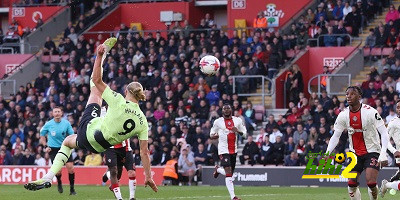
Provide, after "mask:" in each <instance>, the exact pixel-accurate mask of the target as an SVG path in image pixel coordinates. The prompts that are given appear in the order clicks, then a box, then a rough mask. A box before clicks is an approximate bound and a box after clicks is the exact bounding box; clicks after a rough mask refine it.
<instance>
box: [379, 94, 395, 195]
mask: <svg viewBox="0 0 400 200" xmlns="http://www.w3.org/2000/svg"><path fill="white" fill-rule="evenodd" d="M396 113H397V116H396V117H395V118H394V119H392V120H391V121H390V122H389V124H388V132H389V138H390V137H391V138H393V141H394V144H395V145H396V148H394V147H393V146H392V144H391V143H390V141H389V142H388V149H389V151H390V152H392V154H393V155H394V158H395V162H396V165H397V166H398V167H399V168H400V118H399V114H400V100H399V101H397V103H396ZM399 180H400V169H399V170H397V172H396V174H394V175H393V176H392V177H391V178H390V180H389V181H387V180H386V179H384V180H383V181H382V185H381V188H380V193H381V196H382V197H384V196H385V194H386V192H387V190H388V189H394V190H400V181H399Z"/></svg>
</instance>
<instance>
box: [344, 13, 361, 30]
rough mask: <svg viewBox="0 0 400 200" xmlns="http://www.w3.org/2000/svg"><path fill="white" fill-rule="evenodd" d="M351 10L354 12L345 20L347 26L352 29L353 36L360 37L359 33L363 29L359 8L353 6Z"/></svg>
mask: <svg viewBox="0 0 400 200" xmlns="http://www.w3.org/2000/svg"><path fill="white" fill-rule="evenodd" d="M351 8H352V9H351V10H352V11H351V12H350V13H349V14H347V15H346V17H345V19H344V21H345V26H350V27H351V29H352V31H351V36H353V37H358V32H359V29H360V27H361V15H360V14H359V12H358V11H357V7H356V6H355V5H353V6H351Z"/></svg>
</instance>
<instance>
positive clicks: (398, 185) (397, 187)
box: [386, 181, 400, 190]
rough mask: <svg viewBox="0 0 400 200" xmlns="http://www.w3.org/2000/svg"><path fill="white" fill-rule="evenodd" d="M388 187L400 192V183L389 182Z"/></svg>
mask: <svg viewBox="0 0 400 200" xmlns="http://www.w3.org/2000/svg"><path fill="white" fill-rule="evenodd" d="M386 187H388V188H391V189H394V190H400V181H393V182H388V183H386Z"/></svg>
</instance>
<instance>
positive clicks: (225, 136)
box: [210, 104, 247, 200]
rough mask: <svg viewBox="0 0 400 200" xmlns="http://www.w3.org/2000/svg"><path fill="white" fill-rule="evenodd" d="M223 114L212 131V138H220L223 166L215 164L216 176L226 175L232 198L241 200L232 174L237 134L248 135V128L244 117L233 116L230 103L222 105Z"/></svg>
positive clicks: (234, 164) (219, 148) (227, 186)
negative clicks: (236, 191)
mask: <svg viewBox="0 0 400 200" xmlns="http://www.w3.org/2000/svg"><path fill="white" fill-rule="evenodd" d="M222 116H223V117H220V118H218V119H216V120H215V121H214V125H213V127H212V128H211V131H210V137H211V139H218V140H219V141H218V155H219V156H220V159H221V165H222V167H223V168H222V167H219V166H215V171H214V178H217V177H218V175H219V174H222V175H224V176H225V184H226V188H228V191H229V195H230V196H231V199H232V200H240V199H239V198H238V197H236V195H235V191H234V187H233V178H232V174H233V172H234V170H235V166H236V156H237V134H239V135H241V136H242V137H246V134H247V130H246V126H245V125H244V124H243V121H242V119H240V118H238V117H235V116H232V108H231V106H230V105H229V104H225V105H224V106H223V107H222Z"/></svg>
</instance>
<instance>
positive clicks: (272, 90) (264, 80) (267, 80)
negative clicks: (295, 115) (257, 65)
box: [232, 75, 275, 108]
mask: <svg viewBox="0 0 400 200" xmlns="http://www.w3.org/2000/svg"><path fill="white" fill-rule="evenodd" d="M232 78H233V91H232V92H233V93H234V94H235V93H237V94H238V96H240V97H259V96H261V97H262V105H263V107H264V108H265V96H272V95H274V94H275V82H274V81H273V80H272V79H270V78H268V77H265V76H262V75H237V76H232ZM238 78H247V79H261V90H262V92H261V94H260V93H257V92H256V93H242V91H241V90H240V89H239V90H238V91H237V89H236V85H237V84H236V80H237V79H238ZM255 81H256V83H257V80H255ZM266 83H268V84H271V87H270V89H269V91H268V92H266V91H265V86H266ZM273 107H274V106H273Z"/></svg>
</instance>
